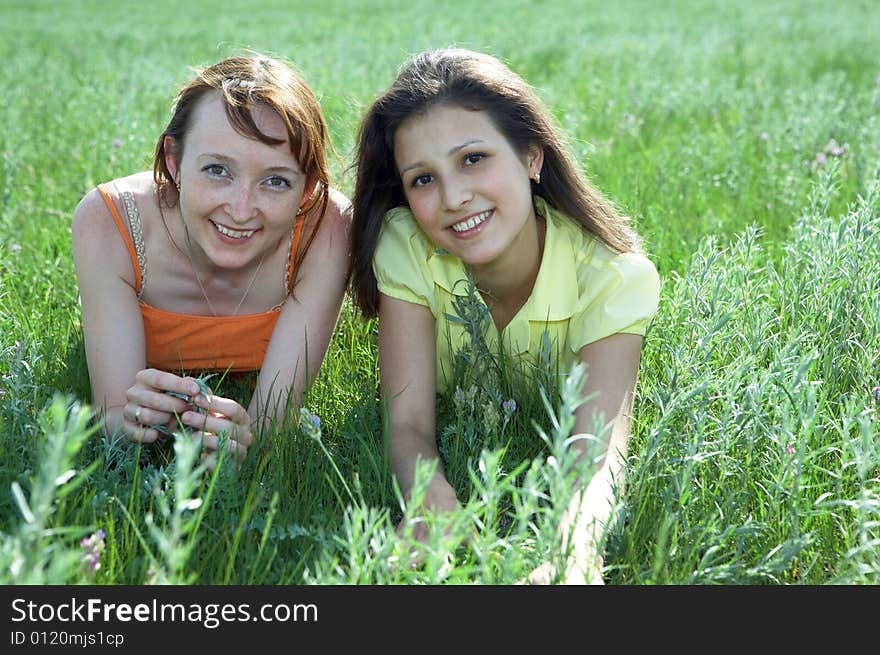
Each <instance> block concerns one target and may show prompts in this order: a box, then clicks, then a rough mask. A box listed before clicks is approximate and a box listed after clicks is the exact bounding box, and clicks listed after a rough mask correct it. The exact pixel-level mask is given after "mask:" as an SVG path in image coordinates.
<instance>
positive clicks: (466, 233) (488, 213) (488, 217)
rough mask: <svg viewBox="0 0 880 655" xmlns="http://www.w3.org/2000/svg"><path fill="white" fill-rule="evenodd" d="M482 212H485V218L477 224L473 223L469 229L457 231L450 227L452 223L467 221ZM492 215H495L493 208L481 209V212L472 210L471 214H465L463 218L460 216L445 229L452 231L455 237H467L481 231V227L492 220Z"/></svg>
mask: <svg viewBox="0 0 880 655" xmlns="http://www.w3.org/2000/svg"><path fill="white" fill-rule="evenodd" d="M482 214H486V218H484V219H483V220H482V221H481V222H480V223H478V224H477V225H475V226H474V227H472V228H470V229H468V230H462V231H460V232H459V231H457V230H453V229H452V225H458V224H460V223H463V222H465V221H468V220H470V219H472V218H474V217H476V216H480V215H482ZM494 216H495V210H494V209H489V210H483V211H481V212H474V213H473V214H470V215H468V216H465V217H464V218H461V219H459V220H457V221H455V222H454V223H453V224H452V225H450V226H449V227H448V228H446V229H447V230H449V231H450V232H451V233H452V235H453V236H454V237H456V238H457V239H467V238H469V237H472V236H474V235H475V234H478V233H479V232H481V231H482V230H483V228H484V227H485V226H486V225H487V224H488V223H489V221H491V220H492V218H493V217H494Z"/></svg>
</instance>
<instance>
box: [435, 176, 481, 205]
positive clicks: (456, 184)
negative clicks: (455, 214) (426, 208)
mask: <svg viewBox="0 0 880 655" xmlns="http://www.w3.org/2000/svg"><path fill="white" fill-rule="evenodd" d="M440 193H441V199H442V201H443V206H444V207H445V208H446V209H448V210H450V211H457V210H459V209H461V208H462V207H464V206H466V205H467V204H468V203H469V202H470V201H471V200H472V199H473V197H474V194H473V192H472V191H471V189H470V186H469V185H468V183H467V180H466V179H464V178H463V177H462V176H461V175H452V176H447V177H446V178H445V179H444V180H443V181H442V182H441V183H440Z"/></svg>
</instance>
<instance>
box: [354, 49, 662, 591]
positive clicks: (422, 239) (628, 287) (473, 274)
mask: <svg viewBox="0 0 880 655" xmlns="http://www.w3.org/2000/svg"><path fill="white" fill-rule="evenodd" d="M353 207H354V214H353V238H352V244H353V275H354V280H353V281H354V291H355V296H356V300H357V303H358V306H359V307H360V308H361V310H362V312H363V313H364V315H365V316H369V317H371V316H377V315H378V317H379V368H380V372H381V380H382V389H383V392H384V394H385V396H386V397H387V399H388V410H389V412H390V417H389V418H388V423H389V425H390V439H389V452H390V459H391V465H392V468H393V470H394V473H395V475H396V477H397V481H398V483H399V485H400V488H401V490H402V491H403V493H404V495H405V497H406V500H407V502H408V503H409V502H410V493H411V491H412V489H413V485H414V482H415V479H414V477H415V470H416V467H417V464H418V462H419V460H422V461H427V462H431V463H436V468H435V469H434V471H435V472H434V474H433V477H432V478H431V479H430V481H429V483H428V486H427V490H426V492H425V494H424V499H423V501H422V503H423V507H424V509H425V510H426V511H432V512H435V513H439V514H440V515H441V516H442V515H443V514H444V513H449V512H454V511H456V510H457V509H458V507H459V502H458V499H457V497H456V494H455V490H454V489H453V488H452V486H451V485H450V483H449V482H448V481H447V479H446V477H445V473H444V469H443V465H442V462H441V461H440V455H439V452H438V448H437V443H436V433H437V426H436V420H435V415H436V406H435V402H436V393H437V392H439V391H444V390H447V385H448V382H449V376H450V374H451V372H452V369H453V358H454V355H455V353H456V352H459V351H460V350H461V349H462V348H465V347H466V346H467V345H468V344H467V340H468V338H469V337H470V335H469V334H468V332H467V329H466V327H465V325H464V323H463V321H462V320H455V314H456V307H457V305H458V302H459V300H460V298H461V296H462V295H466V294H467V288H468V287H467V285H466V284H460V282H463V281H465V280H466V279H467V278H468V277H470V278H471V279H472V280H473V282H474V283H475V286H476V287H477V291H478V295H479V298H478V299H477V301H478V302H479V303H480V304H481V306H482V307H483V308H484V309H485V311H486V312H487V313H488V315H489V316H491V320H490V321H487V322H486V325H487V330H486V334H485V335H483V336H485V339H486V342H487V343H488V344H491V345H493V346H497V347H498V349H499V350H501V351H503V352H505V353H508V354H510V355H512V356H513V359H515V360H516V361H524V362H525V361H535V360H537V359H538V356H539V354H541V353H540V351H541V350H542V347H543V344H545V343H549V344H551V345H552V348H553V352H552V353H551V356H552V357H553V359H554V363H555V365H556V368H557V370H558V371H561V372H563V377H564V374H566V373H568V372H569V371H570V370H571V369H572V367H573V366H574V365H576V364H578V363H583V364H585V365H586V368H587V375H588V377H587V379H586V382H585V384H584V386H583V388H582V393H583V395H584V397H585V398H586V401H585V402H584V403H583V404H581V405H580V406H579V407H578V408H577V410H576V411H575V416H574V426H575V427H574V431H573V435H572V437H571V442H572V445H571V447H572V448H575V449H576V456H577V457H579V458H584V457H587V456H588V453H590V451H591V448H592V447H593V444H596V443H598V444H600V456H599V458H598V460H597V469H596V472H595V474H594V475H593V476H592V477H591V479H590V481H589V483H587V484H585V485H583V488H580V489H578V490H577V493H575V494H574V500H573V501H572V503H571V504H570V505H569V506H568V508H567V510H566V513H565V519H564V521H563V525H562V527H561V531H562V533H563V539H564V540H566V541H567V543H566V546H570V553H571V557H570V558H569V559H568V560H567V563H566V564H565V565H564V566H563V567H561V568H560V570H553V567H550V566H543V567H541V568H539V569H538V570H537V571H536V572H535V574H534V575H533V578H532V579H533V581H535V582H547V581H550V580H560V581H564V582H569V583H583V582H584V581H587V582H601V581H602V556H601V549H600V547H601V535H602V531H603V530H604V528H605V526H606V524H607V522H608V519H609V517H610V513H611V502H612V500H613V493H614V488H615V485H616V484H619V483H621V482H622V475H623V463H624V461H625V456H626V449H627V444H628V440H629V434H630V413H631V410H632V397H633V393H634V390H635V385H636V377H637V372H638V367H639V361H640V357H641V349H642V342H643V336H644V334H645V332H646V329H647V326H648V324H649V322H650V320H651V318H652V317H653V315H654V313H655V312H656V310H657V302H658V295H659V279H658V276H657V272H656V270H655V268H654V266H653V264H652V263H651V262H650V260H648V258H647V257H646V256H645V255H644V254H643V252H642V249H641V244H640V239H639V238H638V235H637V234H636V233H635V232H634V231H633V230H632V229H631V227H630V226H629V225H628V222H627V220H626V218H625V217H624V216H623V215H622V214H620V213H619V212H617V211H616V210H615V208H614V207H613V206H612V205H611V203H610V202H608V201H607V200H605V199H604V198H603V197H602V195H601V194H600V193H599V191H598V190H596V189H595V188H594V187H593V186H592V185H591V184H590V183H589V182H588V180H587V179H586V177H585V176H584V175H583V173H581V171H580V170H579V168H578V166H577V165H576V163H575V161H574V159H573V158H572V157H571V156H570V155H569V154H568V151H567V149H566V147H565V145H564V142H563V140H562V137H561V132H560V131H559V130H558V129H557V128H556V127H555V126H554V124H553V123H552V121H551V119H550V114H549V112H548V111H547V110H546V108H545V107H544V106H543V104H542V103H541V101H540V100H539V98H538V97H537V95H536V94H535V92H534V90H533V89H532V88H531V87H530V86H529V85H528V84H527V83H526V82H525V81H524V80H523V79H522V78H520V77H519V76H518V75H517V74H516V73H514V72H513V71H511V70H510V68H508V67H507V66H506V65H505V64H504V63H502V62H501V61H499V60H498V59H497V58H495V57H491V56H489V55H485V54H482V53H476V52H471V51H468V50H461V49H447V50H439V51H430V52H425V53H422V54H420V55H418V56H416V57H415V58H414V59H413V60H411V61H410V62H409V63H408V64H407V65H406V66H404V68H403V69H402V70H401V71H400V73H399V75H398V77H397V79H396V80H395V81H394V83H393V84H392V85H391V87H390V88H389V89H388V90H387V91H386V92H385V93H383V94H382V95H381V96H380V97H379V98H378V99H377V100H376V101H375V102H374V103H373V104H372V106H371V107H370V108H369V109H368V111H367V113H366V115H365V117H364V119H363V121H362V123H361V128H360V134H359V141H358V158H357V182H356V186H355V193H354V199H353ZM450 317H451V318H450ZM560 382H564V379H560ZM597 426H598V428H597ZM425 526H426V523H425V522H418V521H417V522H416V524H415V527H414V528H413V530H414V534H415V535H416V537H417V538H419V539H422V540H425V541H427V540H428V538H429V535H428V534H427V532H426V530H427V528H426V527H425ZM401 527H402V528H403V527H405V526H401Z"/></svg>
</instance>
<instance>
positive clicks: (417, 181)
mask: <svg viewBox="0 0 880 655" xmlns="http://www.w3.org/2000/svg"><path fill="white" fill-rule="evenodd" d="M433 179H434V178H432V177H431V176H430V175H419V176H417V177H414V178H413V181H412V186H414V187H418V186H425V185H426V184H430V183H431V180H433Z"/></svg>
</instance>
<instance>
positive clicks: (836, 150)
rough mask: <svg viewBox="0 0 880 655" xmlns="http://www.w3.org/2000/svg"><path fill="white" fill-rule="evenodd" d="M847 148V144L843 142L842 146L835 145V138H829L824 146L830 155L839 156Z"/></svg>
mask: <svg viewBox="0 0 880 655" xmlns="http://www.w3.org/2000/svg"><path fill="white" fill-rule="evenodd" d="M847 150H849V144H847V143H844V144H843V145H842V146H839V145H837V141H836V140H835V139H830V140H829V141H828V145H827V146H825V152H827V153H828V154H829V155H831V156H832V157H840V156H841V155H843V153H845V152H846V151H847Z"/></svg>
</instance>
